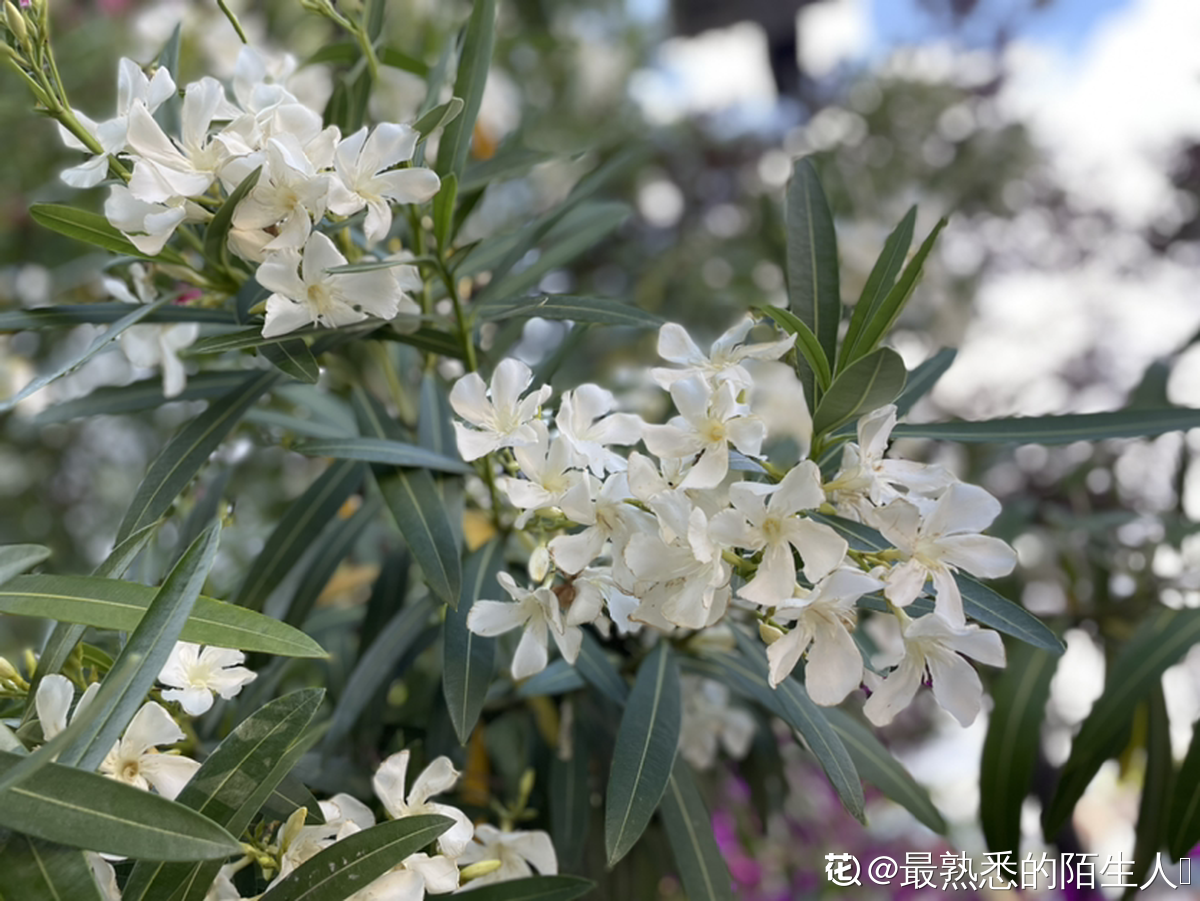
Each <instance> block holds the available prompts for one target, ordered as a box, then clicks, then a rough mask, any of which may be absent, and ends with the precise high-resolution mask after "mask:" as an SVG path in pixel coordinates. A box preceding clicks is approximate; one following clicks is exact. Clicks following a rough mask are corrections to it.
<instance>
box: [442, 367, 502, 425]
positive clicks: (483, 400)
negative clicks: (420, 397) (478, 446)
mask: <svg viewBox="0 0 1200 901" xmlns="http://www.w3.org/2000/svg"><path fill="white" fill-rule="evenodd" d="M450 406H451V407H452V408H453V409H454V412H455V413H457V414H458V415H459V416H461V417H462V418H463V419H465V420H466V421H467V422H470V423H473V424H475V425H490V424H492V423H494V422H495V417H494V413H493V410H492V405H491V403H490V402H489V401H488V398H487V385H486V384H484V381H483V379H482V378H480V376H479V373H477V372H469V373H467V374H466V375H464V376H463V377H462V378H460V379H459V380H458V381H457V382H455V383H454V387H452V388H451V389H450Z"/></svg>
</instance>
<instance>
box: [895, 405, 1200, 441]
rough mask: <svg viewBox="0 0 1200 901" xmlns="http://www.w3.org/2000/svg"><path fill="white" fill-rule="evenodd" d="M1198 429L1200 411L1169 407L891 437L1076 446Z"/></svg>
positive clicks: (901, 429)
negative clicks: (1073, 444) (1074, 444)
mask: <svg viewBox="0 0 1200 901" xmlns="http://www.w3.org/2000/svg"><path fill="white" fill-rule="evenodd" d="M1194 428H1200V410H1192V409H1189V408H1187V407H1170V408H1169V409H1165V410H1118V411H1117V412H1115V413H1072V414H1068V415H1066V416H1016V417H1013V418H1011V419H986V420H983V421H980V422H964V421H958V422H936V423H927V424H921V423H902V424H900V425H898V426H896V428H895V429H894V430H893V431H892V436H893V437H894V438H936V439H939V440H941V441H962V442H966V443H985V444H989V443H994V444H1072V443H1074V442H1076V441H1104V440H1106V439H1108V438H1151V437H1153V436H1155V435H1162V434H1163V433H1165V432H1179V431H1185V430H1187V429H1194Z"/></svg>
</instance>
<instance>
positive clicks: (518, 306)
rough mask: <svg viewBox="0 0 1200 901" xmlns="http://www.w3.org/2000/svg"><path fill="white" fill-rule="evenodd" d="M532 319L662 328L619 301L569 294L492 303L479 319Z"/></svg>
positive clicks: (650, 316)
mask: <svg viewBox="0 0 1200 901" xmlns="http://www.w3.org/2000/svg"><path fill="white" fill-rule="evenodd" d="M533 316H537V317H539V318H541V319H569V320H571V321H573V322H595V323H600V324H602V325H623V326H627V327H629V328H658V327H659V326H660V325H662V324H663V320H662V318H661V317H659V316H655V315H654V314H653V313H647V312H646V311H645V310H639V309H638V308H637V307H635V306H631V305H630V304H627V303H622V302H621V301H619V300H612V299H610V298H607V297H583V296H578V295H572V294H543V295H541V296H539V297H529V298H513V299H511V300H504V301H495V302H493V303H490V304H488V305H487V306H486V307H484V308H483V309H482V310H481V311H480V314H479V319H480V321H483V322H488V321H495V320H502V319H528V318H531V317H533Z"/></svg>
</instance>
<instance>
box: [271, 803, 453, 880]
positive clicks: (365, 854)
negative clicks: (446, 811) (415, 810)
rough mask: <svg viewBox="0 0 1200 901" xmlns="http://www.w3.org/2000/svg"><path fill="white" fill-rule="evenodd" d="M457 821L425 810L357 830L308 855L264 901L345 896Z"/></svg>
mask: <svg viewBox="0 0 1200 901" xmlns="http://www.w3.org/2000/svg"><path fill="white" fill-rule="evenodd" d="M453 825H454V821H453V820H451V819H449V818H447V817H439V816H424V815H422V816H413V817H403V818H402V819H399V820H392V821H390V822H387V823H380V824H379V825H378V826H372V827H371V828H370V829H364V830H362V831H361V832H356V833H354V834H353V835H349V836H347V837H345V838H343V839H342V840H341V841H338V842H335V843H334V844H332V845H330V846H329V847H328V848H326V849H325V850H324V851H321V852H320V853H319V854H316V855H314V856H313V857H311V858H309V859H308V860H306V861H305V862H304V863H302V864H301V865H300V866H298V867H297V868H296V869H295V870H293V871H292V872H291V873H290V874H289V875H288V876H287V877H286V878H284V879H282V880H281V881H280V882H278V883H277V884H276V885H275V887H274V888H272V889H271V890H270V891H269V892H267V893H266V894H265V895H263V896H262V901H344V899H346V898H349V897H350V896H351V895H353V894H354V893H355V892H357V891H359V890H361V889H363V888H366V887H367V886H368V885H370V884H371V883H372V882H374V881H375V880H376V879H378V878H379V877H380V876H382V875H383V874H384V873H386V872H387V871H388V870H390V869H391V868H392V867H394V866H395V865H396V864H398V863H400V862H401V861H402V860H404V858H406V857H408V856H409V855H410V854H415V853H416V852H418V851H420V850H422V849H423V848H424V847H425V846H426V845H428V844H429V843H430V842H432V841H433V840H434V839H436V838H437V837H438V836H439V835H441V834H442V833H443V832H445V831H446V830H447V829H449V828H450V827H451V826H453Z"/></svg>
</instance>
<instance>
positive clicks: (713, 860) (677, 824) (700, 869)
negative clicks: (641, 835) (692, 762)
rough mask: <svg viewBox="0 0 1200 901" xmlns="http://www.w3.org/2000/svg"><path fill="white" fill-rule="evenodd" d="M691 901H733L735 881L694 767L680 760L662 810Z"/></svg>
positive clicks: (682, 880) (672, 848) (673, 851)
mask: <svg viewBox="0 0 1200 901" xmlns="http://www.w3.org/2000/svg"><path fill="white" fill-rule="evenodd" d="M659 813H660V815H661V816H662V820H663V825H664V826H665V827H666V829H667V841H668V842H669V843H670V845H671V853H672V854H674V855H675V872H676V873H678V874H679V879H680V881H681V882H682V883H683V890H684V891H685V892H686V893H687V897H688V901H726V899H728V901H733V880H732V879H731V878H730V876H729V867H727V866H726V865H725V856H724V855H723V854H722V853H721V849H720V847H718V845H717V840H716V839H715V838H714V837H713V831H712V817H711V816H710V815H709V813H708V808H707V807H705V806H704V798H702V797H701V796H700V790H699V789H698V788H697V787H696V778H695V777H694V776H693V775H692V770H691V767H689V766H688V765H687V762H686V761H685V760H684V759H683V758H682V757H679V758H677V759H676V761H675V767H674V769H673V770H672V771H671V779H670V781H669V782H668V783H667V790H666V793H665V794H663V799H662V806H661V807H660V808H659Z"/></svg>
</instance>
